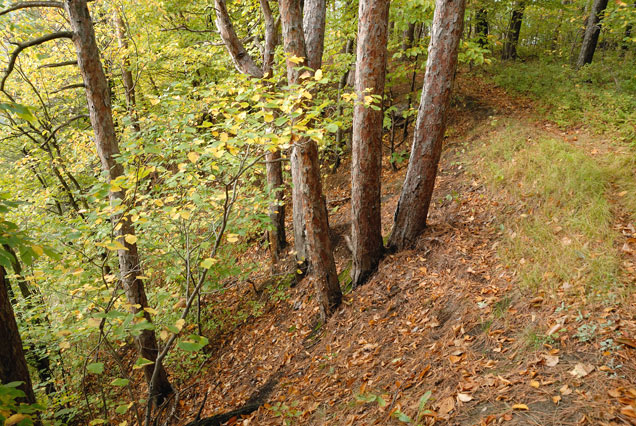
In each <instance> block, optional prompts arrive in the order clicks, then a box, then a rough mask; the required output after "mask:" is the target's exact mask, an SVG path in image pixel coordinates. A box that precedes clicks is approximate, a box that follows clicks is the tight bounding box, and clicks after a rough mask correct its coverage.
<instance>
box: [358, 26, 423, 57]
mask: <svg viewBox="0 0 636 426" xmlns="http://www.w3.org/2000/svg"><path fill="white" fill-rule="evenodd" d="M358 26H360V18H358ZM414 40H415V24H414V23H410V24H409V26H408V27H407V28H406V29H405V30H404V32H403V33H402V52H406V51H407V50H408V49H410V48H411V47H413V41H414ZM402 59H403V60H407V58H406V56H404V57H403V58H402Z"/></svg>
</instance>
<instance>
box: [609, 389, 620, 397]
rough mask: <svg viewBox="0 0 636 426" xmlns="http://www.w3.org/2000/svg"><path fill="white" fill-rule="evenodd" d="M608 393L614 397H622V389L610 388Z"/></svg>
mask: <svg viewBox="0 0 636 426" xmlns="http://www.w3.org/2000/svg"><path fill="white" fill-rule="evenodd" d="M607 393H608V394H609V396H611V397H612V398H620V396H621V391H620V390H619V389H610V390H608V391H607Z"/></svg>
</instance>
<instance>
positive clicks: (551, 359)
mask: <svg viewBox="0 0 636 426" xmlns="http://www.w3.org/2000/svg"><path fill="white" fill-rule="evenodd" d="M541 356H542V357H543V359H544V360H545V365H547V366H548V367H554V366H555V365H557V364H558V363H559V357H558V356H555V355H546V354H542V355H541Z"/></svg>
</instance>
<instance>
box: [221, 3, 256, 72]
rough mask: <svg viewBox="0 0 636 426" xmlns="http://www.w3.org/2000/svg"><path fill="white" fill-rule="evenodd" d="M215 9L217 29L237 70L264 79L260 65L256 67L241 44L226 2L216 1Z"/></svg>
mask: <svg viewBox="0 0 636 426" xmlns="http://www.w3.org/2000/svg"><path fill="white" fill-rule="evenodd" d="M214 8H215V9H216V21H215V22H216V27H217V29H218V30H219V34H220V35H221V39H223V43H224V44H225V47H226V48H227V50H228V51H229V52H230V57H231V58H232V62H234V66H236V69H237V70H238V71H239V72H241V73H243V74H247V75H251V76H252V77H256V78H262V77H263V71H262V70H261V69H260V68H259V67H258V65H256V63H255V62H254V59H252V57H251V56H250V55H249V53H247V51H246V50H245V47H243V43H241V41H240V40H239V38H238V37H237V36H236V32H235V31H234V26H233V25H232V21H231V20H230V15H228V13H227V8H226V6H225V0H215V1H214Z"/></svg>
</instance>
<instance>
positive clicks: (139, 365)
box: [133, 357, 154, 370]
mask: <svg viewBox="0 0 636 426" xmlns="http://www.w3.org/2000/svg"><path fill="white" fill-rule="evenodd" d="M151 364H154V362H153V361H150V360H149V359H146V358H143V357H140V358H137V361H135V365H133V370H136V369H139V368H144V367H145V366H146V365H151Z"/></svg>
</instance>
